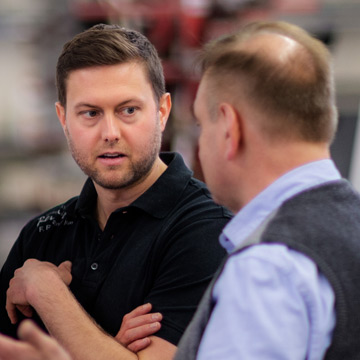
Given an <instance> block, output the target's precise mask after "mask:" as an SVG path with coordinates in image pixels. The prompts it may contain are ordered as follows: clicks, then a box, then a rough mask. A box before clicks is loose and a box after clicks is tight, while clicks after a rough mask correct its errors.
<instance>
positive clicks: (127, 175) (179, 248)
mask: <svg viewBox="0 0 360 360" xmlns="http://www.w3.org/2000/svg"><path fill="white" fill-rule="evenodd" d="M57 87H58V95H59V102H57V103H56V111H57V115H58V118H59V120H60V122H61V125H62V127H63V129H64V133H65V135H66V138H67V140H68V144H69V148H70V150H71V152H72V155H73V157H74V159H75V161H76V162H77V164H78V165H79V167H80V168H81V169H82V170H83V171H84V173H85V174H87V175H88V176H89V179H88V180H87V182H86V183H85V185H84V188H83V190H82V192H81V194H80V195H79V196H78V197H75V198H73V199H70V200H69V201H67V202H66V203H64V204H62V205H59V206H57V207H55V208H54V209H51V210H49V211H47V212H45V213H44V214H42V215H41V216H39V217H37V218H35V219H33V220H32V221H30V222H29V223H28V224H27V225H26V226H25V227H24V229H23V230H22V232H21V234H20V236H19V238H18V240H17V241H16V243H15V245H14V247H13V248H12V250H11V252H10V254H9V257H8V259H7V261H6V263H5V265H4V267H3V269H2V271H1V277H0V306H1V310H0V331H1V332H3V333H5V334H9V335H13V336H15V332H16V325H15V324H18V323H19V321H20V320H21V319H22V318H24V317H29V316H31V317H33V319H35V320H36V321H37V322H38V323H39V324H40V325H42V326H45V327H46V328H47V329H48V331H49V332H50V333H51V334H52V335H53V336H54V337H55V338H56V339H57V340H58V341H59V342H60V343H61V344H62V345H63V346H64V347H65V349H66V350H67V351H68V352H69V353H70V354H71V355H72V357H74V358H76V359H87V360H88V359H91V358H92V357H94V356H95V354H96V352H94V351H93V350H94V349H99V348H102V349H103V350H102V351H103V352H104V357H106V358H108V359H110V358H124V359H133V358H137V356H139V357H140V358H142V359H150V358H156V359H160V360H161V359H171V358H172V356H173V354H174V352H175V349H176V345H177V343H178V341H179V339H180V337H181V335H182V333H183V331H184V329H185V327H186V326H187V324H188V322H189V321H190V319H191V317H192V315H193V313H194V311H195V309H196V307H197V304H198V302H199V300H200V298H201V296H202V293H203V292H204V290H205V288H206V286H207V284H208V282H209V281H210V279H211V277H212V275H213V273H214V272H215V270H216V268H217V267H218V265H219V263H220V261H221V259H222V257H223V255H224V251H223V250H220V246H219V244H218V236H219V234H220V232H221V229H222V228H223V227H224V225H225V224H226V223H227V221H228V220H229V219H230V213H229V212H228V211H227V210H226V209H224V208H222V207H220V206H217V205H215V204H214V203H213V201H212V199H211V197H210V194H209V192H208V190H207V189H206V187H205V185H204V184H203V183H201V182H199V181H197V180H196V179H194V178H192V176H191V172H190V170H188V169H187V168H186V166H185V164H184V162H183V160H182V158H181V157H180V155H178V154H174V153H164V154H161V155H160V156H159V150H160V146H161V133H162V131H163V130H164V128H165V125H166V121H167V118H168V116H169V112H170V109H171V100H170V95H169V94H168V93H166V92H165V87H164V78H163V71H162V67H161V64H160V60H159V58H158V56H157V54H156V50H155V49H154V48H153V46H152V45H151V44H150V43H149V42H148V40H147V39H146V38H145V37H143V36H142V35H141V34H139V33H137V32H135V31H130V30H126V29H124V28H120V27H117V26H105V25H98V26H95V27H93V28H91V29H89V30H87V31H85V32H83V33H81V34H79V35H78V36H76V37H75V38H74V39H73V40H71V41H70V42H68V43H67V44H66V45H65V46H64V49H63V52H62V54H61V56H60V57H59V60H58V65H57ZM17 269H18V270H17ZM15 270H16V272H15V276H14V271H15ZM13 276H14V277H13ZM10 280H11V281H10ZM9 281H10V287H9V289H8V286H9ZM7 289H8V290H7ZM147 303H151V304H152V306H153V311H154V312H155V316H157V317H158V319H159V320H161V319H162V321H161V328H160V323H159V322H155V324H153V323H152V322H153V318H152V316H153V315H150V314H149V315H144V316H143V317H140V319H142V320H141V321H143V325H144V326H145V327H146V326H149V327H150V326H151V327H152V329H153V332H156V335H155V336H154V335H153V336H150V337H148V338H145V339H142V340H139V341H140V343H137V344H136V347H133V348H131V347H130V345H129V344H131V339H132V338H131V334H130V333H131V332H127V333H126V331H125V333H124V331H123V332H121V331H120V335H118V337H117V338H118V340H119V341H120V342H122V345H120V344H119V343H118V342H117V341H115V340H114V338H113V337H114V336H115V335H116V334H117V333H118V331H119V329H120V327H121V323H122V319H123V317H124V316H125V315H126V314H127V313H129V312H131V311H132V310H133V309H134V308H136V307H139V306H140V308H138V310H136V311H135V315H136V316H138V315H139V313H140V314H141V312H143V313H144V314H145V313H146V312H147V311H148V310H149V305H145V306H142V307H141V305H142V304H147ZM5 306H6V310H5ZM133 314H134V313H133ZM131 316H132V315H130V317H131ZM147 316H148V317H151V320H150V318H149V320H147V319H148V318H147ZM128 317H129V315H128ZM9 319H10V320H9ZM130 323H131V322H130ZM138 325H139V324H134V327H136V326H138ZM129 326H130V327H131V324H130V325H129ZM130 330H131V329H130ZM134 339H136V337H134ZM150 342H151V343H150ZM149 343H150V346H148V347H147V348H146V349H144V350H142V351H140V352H138V355H136V354H135V353H134V352H131V351H129V350H128V349H127V348H126V346H129V348H130V349H138V350H139V349H141V348H142V347H143V346H145V345H148V344H149ZM100 345H101V346H100Z"/></svg>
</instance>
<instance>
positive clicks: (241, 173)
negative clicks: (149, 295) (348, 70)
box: [175, 22, 360, 360]
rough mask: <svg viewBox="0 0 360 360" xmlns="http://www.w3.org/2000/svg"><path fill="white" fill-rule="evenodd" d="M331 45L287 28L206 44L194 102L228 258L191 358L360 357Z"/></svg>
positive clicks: (355, 242)
mask: <svg viewBox="0 0 360 360" xmlns="http://www.w3.org/2000/svg"><path fill="white" fill-rule="evenodd" d="M334 98H335V95H334V87H333V77H332V69H331V59H330V55H329V53H328V51H327V49H326V47H325V46H324V45H323V44H322V43H321V42H320V41H318V40H316V39H315V38H313V37H311V36H310V35H309V34H308V33H307V32H305V31H303V30H302V29H300V28H298V27H296V26H293V25H290V24H287V23H282V22H268V23H254V24H249V25H247V26H246V27H245V28H244V29H242V30H241V31H240V32H238V33H236V34H234V35H230V36H226V37H223V38H221V39H219V40H216V41H214V42H212V43H210V44H208V45H207V47H205V50H204V53H203V56H202V80H201V83H200V86H199V89H198V93H197V97H196V100H195V104H194V113H195V118H196V119H197V121H198V123H199V125H200V128H201V133H200V138H199V157H200V160H201V164H202V167H203V170H204V175H205V180H206V182H207V184H208V186H209V188H210V190H211V192H212V194H213V196H214V199H215V201H217V202H218V203H221V204H224V205H226V206H228V207H229V208H230V209H231V210H232V211H233V212H234V213H237V215H236V216H235V217H234V218H233V220H232V221H230V223H228V225H226V227H225V229H224V230H223V232H222V235H221V237H220V242H221V243H222V245H223V246H224V247H225V248H226V250H227V251H228V252H229V253H230V255H229V257H228V259H227V261H226V263H225V265H224V266H223V267H222V268H221V269H220V271H219V274H218V276H217V278H215V279H214V281H213V284H212V285H211V286H210V288H209V289H208V291H207V293H206V295H205V296H204V298H203V300H202V302H201V304H200V306H199V308H198V311H197V313H196V315H195V317H194V319H193V321H192V323H191V324H190V326H189V327H188V329H187V331H186V332H185V335H184V336H183V337H182V340H181V342H180V344H179V349H178V352H177V354H176V356H175V359H176V360H182V359H184V360H185V359H186V360H189V359H195V358H196V359H198V360H205V359H206V360H209V359H214V360H215V359H216V360H219V359H227V360H229V359H256V360H262V359H277V360H278V359H292V360H304V359H314V360H315V359H323V358H325V359H338V360H340V359H347V360H349V359H360V342H359V340H358V335H359V333H360V316H359V309H360V291H359V282H358V279H359V278H360V197H359V195H358V194H357V193H356V192H355V191H354V190H353V189H352V188H351V186H350V185H349V183H348V182H347V181H345V180H343V179H341V177H340V174H339V172H338V170H337V169H336V167H335V165H334V163H333V161H332V160H331V159H330V151H329V147H330V144H331V141H332V139H333V137H334V133H335V130H336V124H337V111H336V107H335V100H334Z"/></svg>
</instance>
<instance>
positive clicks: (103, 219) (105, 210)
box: [94, 158, 167, 230]
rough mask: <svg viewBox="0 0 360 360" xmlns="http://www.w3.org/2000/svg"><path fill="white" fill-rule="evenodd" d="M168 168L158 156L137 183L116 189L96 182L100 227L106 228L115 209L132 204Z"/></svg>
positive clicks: (97, 213)
mask: <svg viewBox="0 0 360 360" xmlns="http://www.w3.org/2000/svg"><path fill="white" fill-rule="evenodd" d="M166 169H167V166H166V164H165V163H163V162H162V160H161V159H160V158H158V159H157V160H156V161H155V163H154V166H153V167H152V169H151V171H150V172H149V173H148V175H147V176H146V178H144V179H142V180H141V182H139V183H137V184H134V185H131V186H129V187H126V188H122V189H115V190H114V189H106V188H103V187H101V186H99V185H98V184H96V183H94V186H95V188H96V191H97V194H98V200H97V207H96V218H97V221H98V223H99V226H100V228H101V229H102V230H103V229H104V228H105V226H106V223H107V221H108V219H109V217H110V215H111V214H112V213H113V212H114V211H115V210H117V209H119V208H122V207H125V206H128V205H130V204H131V203H133V202H134V201H135V200H136V199H137V198H138V197H139V196H141V195H142V194H143V193H144V192H145V191H146V190H148V189H149V188H150V187H151V186H152V185H153V184H154V183H155V182H156V180H157V179H158V178H159V177H160V176H161V174H162V173H163V172H164V171H165V170H166Z"/></svg>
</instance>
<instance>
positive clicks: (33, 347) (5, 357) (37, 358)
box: [0, 320, 71, 360]
mask: <svg viewBox="0 0 360 360" xmlns="http://www.w3.org/2000/svg"><path fill="white" fill-rule="evenodd" d="M18 336H19V339H20V340H22V341H16V340H13V339H11V338H8V337H6V336H4V335H0V359H1V360H71V358H70V356H69V354H67V352H66V351H65V350H64V349H63V348H62V347H61V346H60V345H59V344H58V343H57V342H56V341H55V339H53V338H51V337H50V336H48V335H46V334H45V333H43V332H42V331H41V330H40V329H39V328H38V327H37V326H36V325H35V324H34V323H33V322H31V321H29V320H25V321H23V322H22V323H21V324H20V326H19V329H18Z"/></svg>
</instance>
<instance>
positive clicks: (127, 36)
mask: <svg viewBox="0 0 360 360" xmlns="http://www.w3.org/2000/svg"><path fill="white" fill-rule="evenodd" d="M130 61H138V62H139V63H141V64H144V66H145V68H146V71H147V75H148V78H149V81H150V84H151V86H152V88H153V92H154V97H155V100H156V101H157V103H159V100H160V98H161V96H162V95H163V94H164V93H165V80H164V72H163V68H162V65H161V60H160V58H159V56H158V53H157V51H156V49H155V47H154V46H153V45H152V44H151V43H150V41H149V40H148V39H147V38H146V37H145V36H144V35H142V34H140V33H139V32H137V31H135V30H129V29H126V28H123V27H121V26H118V25H105V24H98V25H95V26H93V27H91V28H90V29H88V30H86V31H84V32H82V33H80V34H78V35H76V36H75V37H74V38H73V39H72V40H70V41H69V42H67V43H66V44H65V45H64V47H63V51H62V53H61V54H60V56H59V59H58V62H57V66H56V86H57V91H58V99H59V101H60V103H61V104H62V105H63V106H65V104H66V81H67V79H68V76H69V73H70V72H71V71H74V70H78V69H83V68H87V67H92V66H100V65H116V64H121V63H125V62H130Z"/></svg>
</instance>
